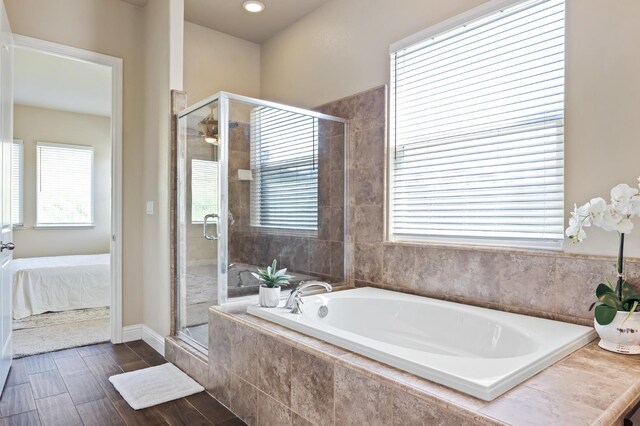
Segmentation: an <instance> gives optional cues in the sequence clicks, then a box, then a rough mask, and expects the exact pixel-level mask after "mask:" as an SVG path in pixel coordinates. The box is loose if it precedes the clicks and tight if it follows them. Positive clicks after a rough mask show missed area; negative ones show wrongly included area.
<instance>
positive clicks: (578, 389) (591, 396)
mask: <svg viewBox="0 0 640 426" xmlns="http://www.w3.org/2000/svg"><path fill="white" fill-rule="evenodd" d="M593 372H594V373H595V374H591V373H589V372H587V371H584V370H576V369H573V368H567V367H563V366H561V365H554V366H552V367H550V368H548V369H546V370H544V371H542V372H541V373H540V374H538V375H536V376H535V377H533V378H531V379H529V380H527V381H526V382H525V383H524V385H525V386H528V387H530V388H534V389H537V390H539V391H543V392H547V393H549V394H556V395H559V396H561V397H565V398H569V399H571V401H572V402H575V403H580V404H583V405H586V406H588V407H593V408H599V409H601V410H605V409H607V408H608V407H609V406H610V405H611V404H612V403H613V402H614V401H615V400H616V399H617V398H618V397H619V396H620V395H619V394H618V389H620V388H621V387H622V386H629V385H631V384H632V383H633V382H634V381H635V378H634V377H631V376H629V375H625V374H606V375H602V374H601V372H600V371H593Z"/></svg>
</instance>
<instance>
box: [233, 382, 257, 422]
mask: <svg viewBox="0 0 640 426" xmlns="http://www.w3.org/2000/svg"><path fill="white" fill-rule="evenodd" d="M229 399H230V404H231V405H230V406H229V408H230V409H231V411H233V413H234V414H235V415H236V416H238V417H240V418H241V419H242V420H244V422H245V423H247V424H249V425H250V426H252V425H256V424H257V423H258V422H257V420H258V389H256V388H255V387H253V386H252V385H251V384H250V383H247V382H245V381H244V380H242V379H241V378H240V377H238V376H236V375H235V374H231V376H230V393H229Z"/></svg>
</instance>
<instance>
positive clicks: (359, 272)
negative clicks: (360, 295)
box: [353, 244, 382, 283]
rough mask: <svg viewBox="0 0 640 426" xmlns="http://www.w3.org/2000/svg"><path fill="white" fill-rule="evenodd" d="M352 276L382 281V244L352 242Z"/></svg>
mask: <svg viewBox="0 0 640 426" xmlns="http://www.w3.org/2000/svg"><path fill="white" fill-rule="evenodd" d="M354 246H355V247H354V265H353V267H354V277H355V279H357V280H362V281H369V282H377V283H380V282H382V244H354Z"/></svg>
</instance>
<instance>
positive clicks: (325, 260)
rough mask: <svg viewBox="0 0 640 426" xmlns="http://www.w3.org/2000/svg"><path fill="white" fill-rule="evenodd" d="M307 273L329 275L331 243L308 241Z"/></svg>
mask: <svg viewBox="0 0 640 426" xmlns="http://www.w3.org/2000/svg"><path fill="white" fill-rule="evenodd" d="M309 271H310V272H316V273H320V274H325V275H331V242H329V241H322V240H315V239H310V240H309Z"/></svg>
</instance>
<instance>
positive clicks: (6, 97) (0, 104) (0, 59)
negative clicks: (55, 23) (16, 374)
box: [0, 1, 13, 392]
mask: <svg viewBox="0 0 640 426" xmlns="http://www.w3.org/2000/svg"><path fill="white" fill-rule="evenodd" d="M0 6H1V9H2V10H1V11H0V137H1V138H2V139H1V141H0V158H1V159H2V163H1V168H0V170H1V172H0V175H1V176H0V179H2V182H1V183H0V206H1V207H0V209H1V211H0V324H1V326H2V330H0V337H1V338H2V341H0V344H1V346H0V348H1V350H2V353H1V354H0V392H1V391H2V390H3V389H4V384H5V382H6V381H7V376H8V375H9V368H10V367H11V359H12V358H13V352H12V351H13V348H12V347H11V319H12V315H11V310H12V306H11V305H12V304H11V301H12V297H11V276H10V275H9V272H8V269H7V265H8V264H9V262H10V261H11V258H12V256H11V250H13V231H12V229H11V190H10V188H11V147H12V143H13V78H12V75H11V74H12V71H13V37H12V35H11V28H10V27H9V18H8V17H7V12H6V10H5V8H4V3H3V2H1V1H0Z"/></svg>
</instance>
